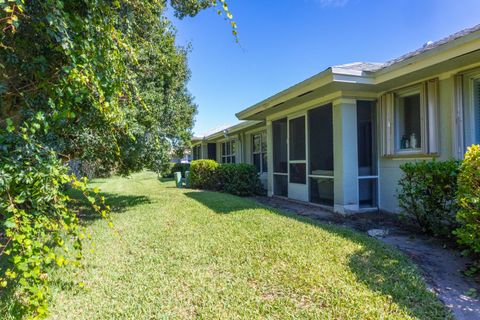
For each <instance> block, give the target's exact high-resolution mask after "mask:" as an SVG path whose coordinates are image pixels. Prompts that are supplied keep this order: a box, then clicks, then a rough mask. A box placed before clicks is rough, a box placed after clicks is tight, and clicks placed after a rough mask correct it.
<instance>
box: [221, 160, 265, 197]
mask: <svg viewBox="0 0 480 320" xmlns="http://www.w3.org/2000/svg"><path fill="white" fill-rule="evenodd" d="M217 178H218V187H219V188H220V190H221V191H223V192H227V193H231V194H234V195H237V196H242V197H246V196H252V195H255V194H259V193H260V192H261V191H262V184H261V182H260V179H259V177H258V173H257V169H256V168H255V166H253V165H251V164H246V163H238V164H222V165H220V167H219V168H218V170H217Z"/></svg>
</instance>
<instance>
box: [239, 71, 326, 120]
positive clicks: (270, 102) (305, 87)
mask: <svg viewBox="0 0 480 320" xmlns="http://www.w3.org/2000/svg"><path fill="white" fill-rule="evenodd" d="M332 80H333V76H332V68H328V69H326V70H324V71H322V72H320V73H318V74H316V75H314V76H313V77H310V78H308V79H306V80H304V81H302V82H300V83H297V84H296V85H293V86H291V87H290V88H287V89H285V90H283V91H280V92H279V93H277V94H275V95H273V96H271V97H269V98H267V99H265V100H262V101H260V102H259V103H256V104H254V105H253V106H251V107H248V108H246V109H244V110H242V111H240V112H238V113H236V114H235V115H236V116H237V118H238V119H240V120H243V119H246V118H247V117H249V116H252V115H254V114H256V113H259V112H262V111H265V110H267V109H269V108H271V107H272V106H275V105H278V104H280V103H283V102H285V101H288V100H290V99H292V98H295V97H297V96H299V95H301V94H303V93H306V92H308V91H311V90H314V89H316V88H319V87H321V86H324V85H326V84H328V83H330V82H331V81H332Z"/></svg>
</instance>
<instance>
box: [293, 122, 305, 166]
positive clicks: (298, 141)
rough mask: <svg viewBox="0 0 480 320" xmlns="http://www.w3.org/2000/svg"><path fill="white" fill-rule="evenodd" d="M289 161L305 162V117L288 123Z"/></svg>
mask: <svg viewBox="0 0 480 320" xmlns="http://www.w3.org/2000/svg"><path fill="white" fill-rule="evenodd" d="M289 126H290V127H289V129H290V132H289V135H290V144H289V145H290V160H305V117H304V116H302V117H298V118H295V119H291V120H290V121H289Z"/></svg>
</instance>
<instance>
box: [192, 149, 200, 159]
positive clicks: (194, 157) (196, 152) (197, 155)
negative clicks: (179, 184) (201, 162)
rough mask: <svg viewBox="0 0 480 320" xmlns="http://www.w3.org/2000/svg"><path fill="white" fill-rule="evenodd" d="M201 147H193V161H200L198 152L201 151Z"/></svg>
mask: <svg viewBox="0 0 480 320" xmlns="http://www.w3.org/2000/svg"><path fill="white" fill-rule="evenodd" d="M201 147H202V146H201V145H196V146H194V147H193V151H192V153H193V160H198V159H200V151H201V149H200V148H201Z"/></svg>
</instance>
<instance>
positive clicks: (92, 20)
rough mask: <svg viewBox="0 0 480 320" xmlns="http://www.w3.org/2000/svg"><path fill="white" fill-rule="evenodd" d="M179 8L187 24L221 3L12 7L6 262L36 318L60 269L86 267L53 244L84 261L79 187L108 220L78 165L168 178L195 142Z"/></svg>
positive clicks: (109, 1) (130, 1) (8, 12)
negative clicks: (173, 163)
mask: <svg viewBox="0 0 480 320" xmlns="http://www.w3.org/2000/svg"><path fill="white" fill-rule="evenodd" d="M167 5H170V6H171V7H172V8H173V10H174V11H175V14H176V15H177V16H178V17H180V18H182V17H185V16H194V15H195V14H197V13H198V12H199V11H200V10H202V9H205V8H207V7H213V6H216V5H217V3H216V1H215V0H170V1H167V0H150V1H148V0H147V1H145V0H41V1H38V0H9V1H4V0H0V8H1V9H3V11H2V12H3V16H2V17H0V26H1V27H2V29H3V32H2V33H1V39H0V72H1V76H0V222H1V225H0V256H4V255H7V256H9V262H8V263H7V264H4V266H5V267H0V286H2V287H8V288H12V286H13V287H14V288H13V289H12V290H16V291H17V294H16V295H15V296H16V297H17V298H18V301H19V304H20V305H21V306H22V308H24V309H25V310H26V311H27V312H28V314H30V315H33V316H35V317H37V316H38V317H43V316H45V315H46V314H47V298H46V297H47V293H48V270H49V267H50V266H51V265H52V264H54V263H56V264H57V265H59V266H61V265H64V264H65V263H74V261H72V260H69V259H68V258H67V257H64V255H63V253H59V251H58V250H53V247H55V246H60V247H64V246H65V243H67V242H71V243H73V244H74V248H75V249H77V251H80V252H81V246H82V239H83V238H84V237H85V234H84V231H83V230H82V229H81V228H79V222H78V217H77V214H76V212H77V211H76V210H75V205H76V203H75V202H74V200H72V199H71V198H70V197H69V196H68V194H67V189H68V188H72V187H73V188H76V189H78V190H80V191H82V192H83V193H84V194H85V195H86V198H87V199H88V201H89V202H90V203H91V204H92V206H93V208H94V209H95V210H96V211H97V212H99V213H100V214H101V215H102V216H107V215H108V206H103V205H102V201H103V198H102V197H100V196H99V197H95V193H98V190H93V194H92V193H89V191H88V190H87V187H86V180H77V178H76V177H75V176H72V175H69V173H68V167H67V165H66V164H67V162H68V160H72V159H81V160H85V161H87V162H89V163H94V165H95V168H96V169H97V170H98V171H100V172H103V173H109V172H112V171H116V172H118V173H122V174H128V173H129V172H131V171H136V170H141V169H143V168H150V169H158V168H160V167H161V166H162V165H164V164H165V163H166V161H168V152H169V151H170V149H171V148H172V147H182V146H184V145H185V144H187V143H188V141H189V139H190V136H191V127H192V124H193V121H194V115H195V112H196V106H195V105H194V103H193V99H192V97H191V95H190V93H189V92H188V90H187V88H186V83H187V81H188V78H189V70H188V67H187V51H186V49H185V48H180V47H178V46H176V45H175V29H174V27H173V26H172V24H171V22H170V21H168V20H167V18H166V17H165V11H166V10H167ZM218 5H220V6H221V8H220V10H221V11H220V12H224V13H225V14H226V16H227V18H229V19H231V15H230V13H229V12H228V8H227V6H226V4H225V2H224V1H223V0H220V1H219V3H218ZM232 27H233V32H234V34H235V24H234V23H233V22H232ZM72 241H73V242H72ZM78 257H80V256H78Z"/></svg>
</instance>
